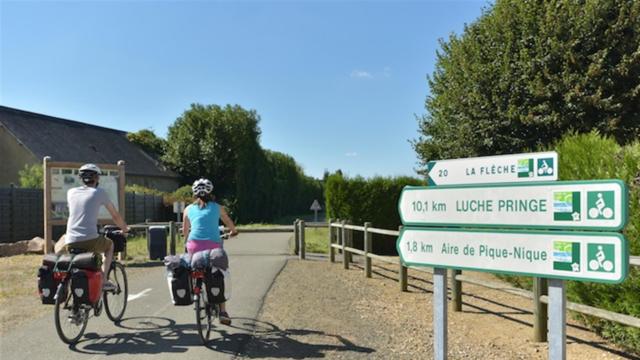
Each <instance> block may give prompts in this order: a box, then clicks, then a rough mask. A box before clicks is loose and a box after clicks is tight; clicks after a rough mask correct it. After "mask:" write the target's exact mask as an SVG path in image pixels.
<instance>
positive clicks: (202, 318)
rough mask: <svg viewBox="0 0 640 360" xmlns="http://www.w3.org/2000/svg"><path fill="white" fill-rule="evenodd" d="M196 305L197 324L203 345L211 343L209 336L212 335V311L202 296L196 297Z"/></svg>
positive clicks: (197, 295)
mask: <svg viewBox="0 0 640 360" xmlns="http://www.w3.org/2000/svg"><path fill="white" fill-rule="evenodd" d="M194 300H195V303H196V308H195V309H196V324H197V327H198V335H200V340H202V343H203V344H205V345H206V344H207V341H209V335H211V311H210V309H209V306H207V303H206V302H205V301H204V297H203V296H202V294H196V295H195V299H194Z"/></svg>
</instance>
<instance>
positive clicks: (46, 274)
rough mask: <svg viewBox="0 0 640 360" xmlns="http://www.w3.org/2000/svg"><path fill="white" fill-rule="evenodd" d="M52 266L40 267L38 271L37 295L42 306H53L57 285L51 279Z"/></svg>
mask: <svg viewBox="0 0 640 360" xmlns="http://www.w3.org/2000/svg"><path fill="white" fill-rule="evenodd" d="M52 268H53V266H51V267H49V266H47V265H42V266H41V267H40V268H39V269H38V293H39V294H40V300H42V303H43V304H49V305H51V304H55V299H54V296H55V295H56V290H57V288H58V284H57V282H56V281H55V279H54V278H53V271H52Z"/></svg>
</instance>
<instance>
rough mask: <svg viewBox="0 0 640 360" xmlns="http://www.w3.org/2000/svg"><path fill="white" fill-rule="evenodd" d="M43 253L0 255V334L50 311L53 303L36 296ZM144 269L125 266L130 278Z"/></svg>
mask: <svg viewBox="0 0 640 360" xmlns="http://www.w3.org/2000/svg"><path fill="white" fill-rule="evenodd" d="M41 264H42V255H15V256H9V257H0V336H2V334H4V333H5V332H7V331H9V330H11V329H13V327H14V326H16V325H18V324H22V323H25V322H27V321H29V320H31V319H34V318H37V317H40V316H43V315H46V314H50V315H51V316H52V317H53V305H42V303H41V302H40V297H39V295H38V277H37V272H38V267H39V266H40V265H41ZM143 274H144V268H136V267H127V275H128V276H129V278H130V279H131V278H132V277H135V276H143Z"/></svg>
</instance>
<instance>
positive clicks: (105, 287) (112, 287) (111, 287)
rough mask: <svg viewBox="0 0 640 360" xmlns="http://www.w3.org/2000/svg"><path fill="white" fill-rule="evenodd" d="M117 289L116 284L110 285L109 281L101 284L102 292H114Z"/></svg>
mask: <svg viewBox="0 0 640 360" xmlns="http://www.w3.org/2000/svg"><path fill="white" fill-rule="evenodd" d="M117 289H118V287H117V286H116V284H114V283H112V282H111V281H109V280H107V281H105V282H104V284H102V291H116V290H117Z"/></svg>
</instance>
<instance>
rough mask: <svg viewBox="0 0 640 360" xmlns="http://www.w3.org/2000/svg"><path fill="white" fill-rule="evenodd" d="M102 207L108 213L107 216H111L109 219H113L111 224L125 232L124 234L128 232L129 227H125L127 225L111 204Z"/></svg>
mask: <svg viewBox="0 0 640 360" xmlns="http://www.w3.org/2000/svg"><path fill="white" fill-rule="evenodd" d="M104 206H105V207H106V208H107V211H109V214H111V218H112V219H113V222H115V223H116V225H117V226H118V227H119V228H120V229H121V230H122V231H123V232H125V233H126V232H129V226H127V223H126V222H125V221H124V219H123V218H122V216H120V213H119V212H118V210H116V207H115V206H113V203H111V202H108V203H106V204H105V205H104Z"/></svg>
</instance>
